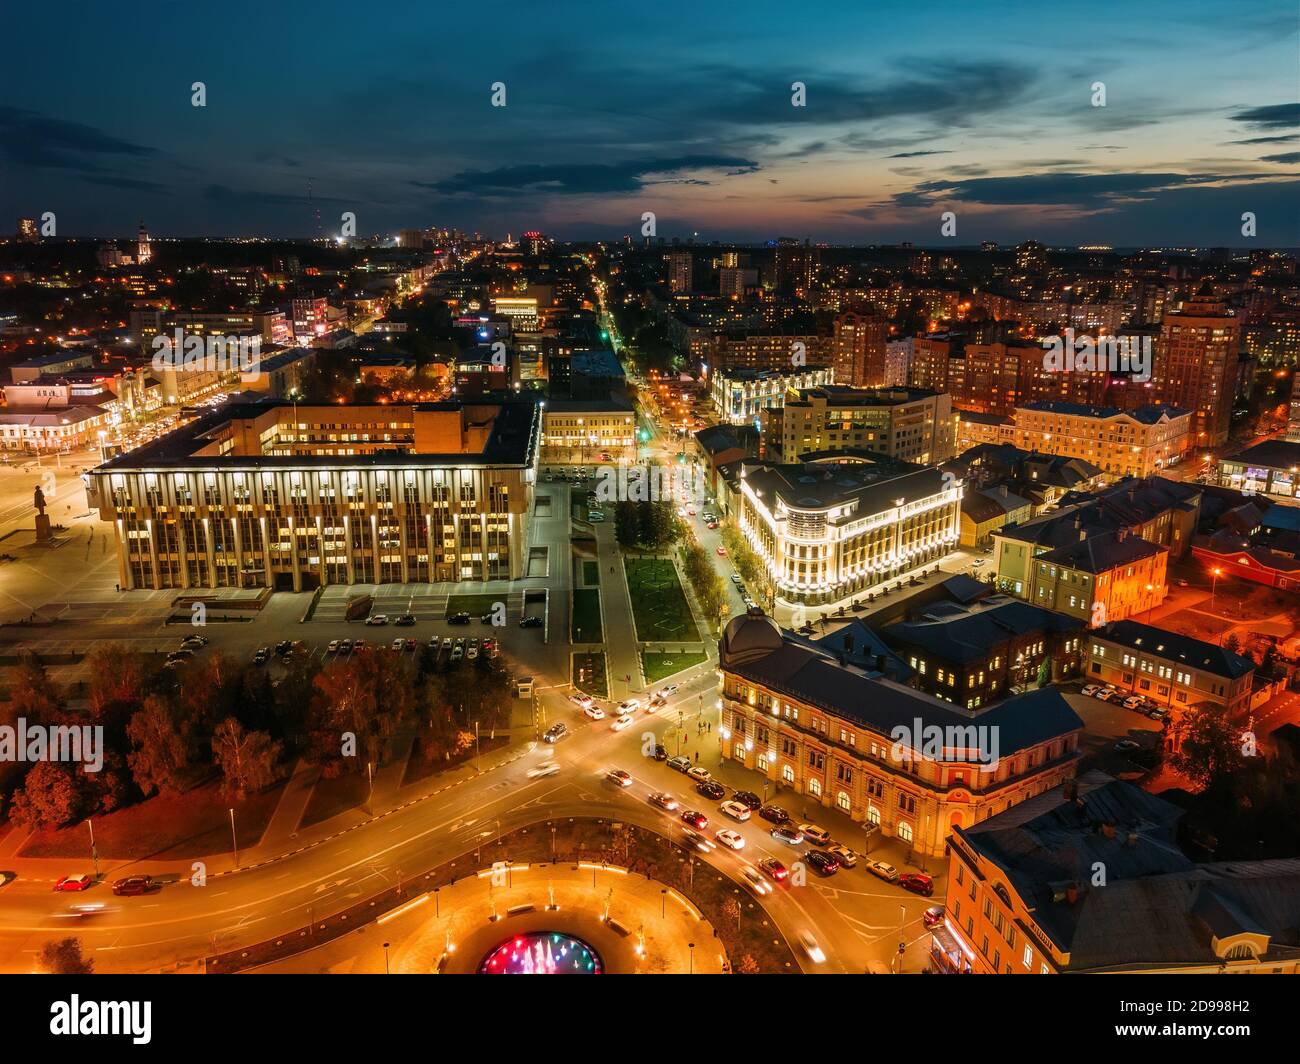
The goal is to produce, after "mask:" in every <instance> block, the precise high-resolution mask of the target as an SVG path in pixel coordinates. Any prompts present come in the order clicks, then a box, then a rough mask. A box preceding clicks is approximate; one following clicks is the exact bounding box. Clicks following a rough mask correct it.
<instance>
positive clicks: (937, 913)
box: [921, 905, 943, 927]
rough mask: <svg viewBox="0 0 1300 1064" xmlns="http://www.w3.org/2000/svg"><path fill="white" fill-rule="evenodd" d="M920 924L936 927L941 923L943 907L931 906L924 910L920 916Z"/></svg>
mask: <svg viewBox="0 0 1300 1064" xmlns="http://www.w3.org/2000/svg"><path fill="white" fill-rule="evenodd" d="M921 922H922V923H924V924H925V926H926V927H938V926H939V925H940V924H941V923H943V906H942V905H931V906H930V908H928V909H926V910H925V912H923V913H922V914H921Z"/></svg>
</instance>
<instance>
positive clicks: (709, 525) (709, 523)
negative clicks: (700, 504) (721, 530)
mask: <svg viewBox="0 0 1300 1064" xmlns="http://www.w3.org/2000/svg"><path fill="white" fill-rule="evenodd" d="M704 527H705V528H717V527H718V522H717V521H705V522H704Z"/></svg>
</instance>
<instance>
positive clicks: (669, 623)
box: [623, 557, 700, 643]
mask: <svg viewBox="0 0 1300 1064" xmlns="http://www.w3.org/2000/svg"><path fill="white" fill-rule="evenodd" d="M623 569H624V572H626V574H627V590H628V595H629V596H630V597H631V600H632V615H633V617H635V618H636V637H637V639H638V641H640V642H642V643H664V642H668V643H678V642H681V643H698V642H699V640H700V632H699V629H698V628H697V627H696V625H695V618H694V617H693V616H691V607H690V604H689V603H688V602H687V601H686V593H685V592H684V591H683V590H682V585H681V581H680V580H678V579H677V569H676V567H675V566H674V565H673V563H672V559H671V558H635V557H624V558H623Z"/></svg>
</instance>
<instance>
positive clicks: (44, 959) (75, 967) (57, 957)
mask: <svg viewBox="0 0 1300 1064" xmlns="http://www.w3.org/2000/svg"><path fill="white" fill-rule="evenodd" d="M37 964H39V965H40V967H41V971H43V972H45V973H46V974H48V975H92V974H94V971H95V962H94V961H93V960H91V959H90V958H89V957H83V956H82V955H81V940H80V939H77V938H61V939H59V940H58V941H56V942H47V943H45V945H43V946H42V947H41V952H40V954H39V955H38V958H37Z"/></svg>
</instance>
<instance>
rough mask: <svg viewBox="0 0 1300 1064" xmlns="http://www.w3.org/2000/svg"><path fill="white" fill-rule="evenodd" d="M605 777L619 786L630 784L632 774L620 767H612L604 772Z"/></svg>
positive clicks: (628, 785)
mask: <svg viewBox="0 0 1300 1064" xmlns="http://www.w3.org/2000/svg"><path fill="white" fill-rule="evenodd" d="M605 779H607V780H608V781H609V782H610V783H616V784H618V786H620V787H631V786H632V774H631V773H630V772H626V771H624V770H623V769H621V768H612V769H610V770H609V771H608V772H606V773H605Z"/></svg>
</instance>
